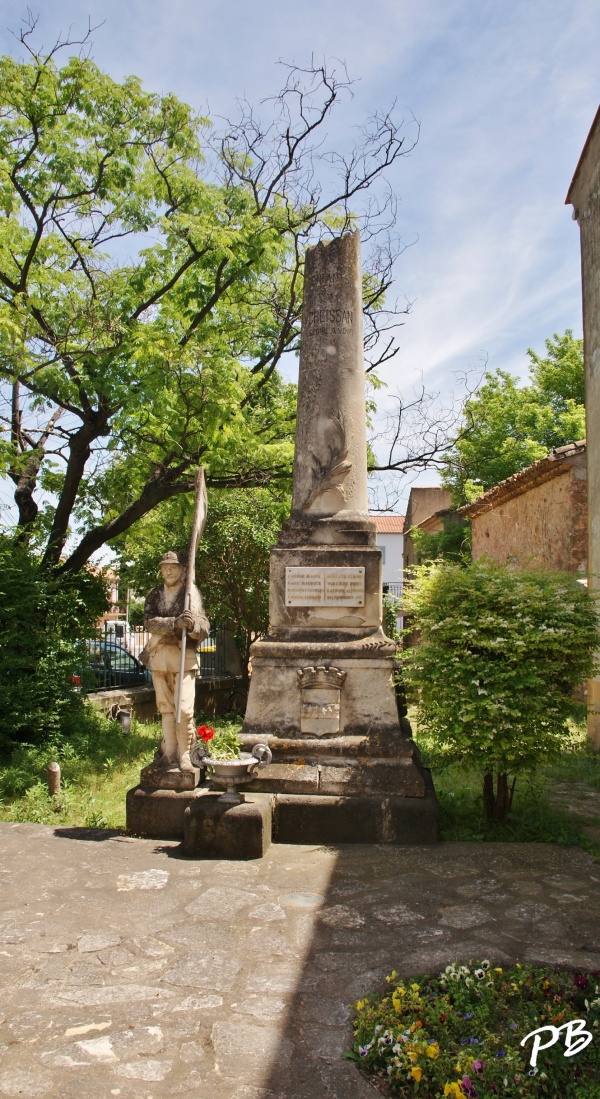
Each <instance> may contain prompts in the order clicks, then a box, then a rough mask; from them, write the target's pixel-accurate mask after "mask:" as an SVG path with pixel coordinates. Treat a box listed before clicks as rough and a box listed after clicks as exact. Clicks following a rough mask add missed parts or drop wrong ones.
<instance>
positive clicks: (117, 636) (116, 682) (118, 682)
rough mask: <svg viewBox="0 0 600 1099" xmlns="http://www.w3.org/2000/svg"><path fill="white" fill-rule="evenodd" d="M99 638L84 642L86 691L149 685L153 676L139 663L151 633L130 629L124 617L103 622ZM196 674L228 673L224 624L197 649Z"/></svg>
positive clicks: (211, 677)
mask: <svg viewBox="0 0 600 1099" xmlns="http://www.w3.org/2000/svg"><path fill="white" fill-rule="evenodd" d="M103 633H104V636H103V638H102V639H97V640H93V641H89V642H88V643H87V648H88V659H87V668H86V669H85V671H84V675H83V680H84V686H85V688H86V689H87V690H89V691H101V690H110V689H111V688H118V687H121V688H122V687H133V686H136V687H138V686H143V685H144V684H150V683H151V682H152V677H151V675H150V673H149V672H148V671H147V670H146V669H145V668H144V666H143V664H141V662H140V654H141V652H142V650H143V648H144V646H145V645H146V643H147V641H148V640H149V637H150V634H149V633H148V631H147V630H144V629H143V628H142V627H141V626H137V627H134V628H132V627H131V626H130V625H129V623H128V622H127V621H125V620H124V619H117V620H116V621H112V622H105V623H104V629H103ZM197 662H198V676H199V677H200V678H202V679H214V678H218V677H219V676H224V675H226V674H227V643H226V630H225V627H223V626H219V627H218V628H217V629H215V630H213V632H212V633H211V634H210V635H209V636H208V637H207V638H206V639H205V640H204V641H202V642H201V644H200V645H199V646H198V649H197Z"/></svg>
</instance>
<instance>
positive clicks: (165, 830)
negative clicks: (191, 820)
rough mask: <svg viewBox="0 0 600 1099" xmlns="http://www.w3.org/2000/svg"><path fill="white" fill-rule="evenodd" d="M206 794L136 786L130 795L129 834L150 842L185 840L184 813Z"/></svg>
mask: <svg viewBox="0 0 600 1099" xmlns="http://www.w3.org/2000/svg"><path fill="white" fill-rule="evenodd" d="M202 792H203V790H202V789H199V788H196V789H195V790H164V789H154V790H152V789H150V788H149V787H147V786H134V788H133V789H132V790H128V792H127V802H126V826H127V831H128V832H129V834H130V835H132V836H147V837H149V838H150V839H160V840H180V839H183V821H184V813H185V811H186V809H188V808H189V807H190V805H193V804H194V802H195V801H196V799H197V798H198V797H200V795H201V793H202Z"/></svg>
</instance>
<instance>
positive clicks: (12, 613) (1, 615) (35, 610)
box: [0, 536, 106, 751]
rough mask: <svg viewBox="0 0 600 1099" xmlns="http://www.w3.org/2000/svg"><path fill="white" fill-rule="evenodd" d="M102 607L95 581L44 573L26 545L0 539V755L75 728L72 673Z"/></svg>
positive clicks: (102, 591)
mask: <svg viewBox="0 0 600 1099" xmlns="http://www.w3.org/2000/svg"><path fill="white" fill-rule="evenodd" d="M105 607H106V585H105V583H104V581H103V579H102V577H101V576H96V575H94V574H92V573H91V572H88V571H83V572H81V573H79V574H77V575H76V576H69V577H60V576H59V575H57V574H53V573H48V572H43V571H42V570H41V569H40V566H39V562H38V561H37V559H36V558H35V557H34V556H33V555H32V554H31V553H30V552H29V551H28V550H27V549H26V548H25V547H24V546H22V545H20V544H19V543H18V542H17V541H15V540H14V539H12V538H8V537H6V536H0V750H4V751H6V750H9V749H10V748H11V747H12V746H13V745H15V744H19V743H27V744H41V743H43V742H45V741H48V740H51V739H52V738H54V737H56V736H57V735H65V734H66V732H67V730H68V729H69V728H70V729H73V728H74V727H75V726H76V724H77V720H78V717H79V716H80V715H81V713H82V706H83V702H82V699H81V696H80V695H79V694H78V692H77V691H76V690H75V689H74V685H73V675H74V674H75V673H76V672H78V671H81V669H82V666H83V665H84V663H85V650H84V645H83V641H84V639H85V638H86V637H90V636H93V634H94V632H95V626H96V622H97V620H98V617H99V616H100V614H101V613H102V611H103V610H104V609H105Z"/></svg>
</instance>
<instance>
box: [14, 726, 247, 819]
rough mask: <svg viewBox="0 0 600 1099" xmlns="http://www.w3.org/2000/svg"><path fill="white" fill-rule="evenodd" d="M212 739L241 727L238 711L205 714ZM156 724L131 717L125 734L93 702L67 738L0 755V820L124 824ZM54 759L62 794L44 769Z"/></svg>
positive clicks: (157, 733) (155, 735)
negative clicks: (52, 790)
mask: <svg viewBox="0 0 600 1099" xmlns="http://www.w3.org/2000/svg"><path fill="white" fill-rule="evenodd" d="M203 719H204V720H205V721H206V722H207V723H208V724H211V725H213V726H214V729H215V733H216V736H215V740H218V739H220V735H221V734H222V735H223V738H224V739H230V738H231V736H232V734H233V733H234V730H235V729H237V728H239V725H240V718H239V716H238V715H231V716H225V717H222V718H217V719H214V718H211V719H207V718H206V717H205V716H204V715H200V716H199V717H198V722H199V723H200V722H202V721H203ZM160 735H161V734H160V725H158V724H156V725H143V724H141V723H140V722H138V721H136V720H135V719H134V720H133V722H132V728H131V733H129V734H125V733H123V731H122V729H121V726H120V725H119V723H118V722H116V721H110V720H109V719H107V718H105V717H104V716H103V715H102V714H101V713H99V712H98V711H97V710H94V709H93V708H92V707H91V706H90V707H88V708H86V710H85V712H84V716H83V718H82V721H81V723H80V724H79V725H78V727H77V729H75V730H72V731H70V734H69V737H68V739H65V740H62V741H54V742H49V743H47V744H46V745H44V746H42V747H33V746H29V745H20V746H19V747H18V748H15V749H13V751H12V752H11V753H10V755H9V756H8V757H5V758H4V760H0V820H3V821H14V822H24V821H31V822H34V823H36V824H52V825H70V826H73V827H87V828H125V795H126V793H127V791H128V790H130V789H131V787H132V786H136V785H137V783H138V782H139V777H140V770H141V768H142V767H144V766H146V764H147V763H149V762H150V760H151V759H152V757H153V755H154V751H155V748H156V745H157V744H158V741H159V740H160ZM53 760H55V761H56V762H57V763H59V764H60V769H61V793H60V795H59V796H58V797H51V796H50V795H49V794H48V788H47V784H46V768H47V766H48V764H49V763H50V762H51V761H53Z"/></svg>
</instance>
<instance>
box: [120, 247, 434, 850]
mask: <svg viewBox="0 0 600 1099" xmlns="http://www.w3.org/2000/svg"><path fill="white" fill-rule="evenodd" d="M269 598H270V605H269V629H268V633H267V635H266V636H265V637H263V638H261V639H260V640H258V641H256V642H255V643H254V645H253V647H252V678H251V684H250V693H249V698H248V706H247V710H246V716H245V720H244V724H243V728H242V731H241V734H240V740H241V744H242V749H243V750H245V751H246V752H248V753H251V752H252V750H253V749H255V750H256V746H257V745H259V744H261V745H267V747H268V749H269V755H272V759H271V761H270V762H268V763H267V764H266V765H264V766H261V768H260V769H258V768H257V767H255V768H253V772H254V774H253V777H250V778H247V779H246V780H245V781H244V785H243V788H244V797H243V800H241V799H239V800H238V803H237V804H232V803H229V804H227V803H226V802H225V803H224V801H223V799H222V797H220V795H219V793H218V792H215V791H214V790H212V789H211V788H210V786H208V785H200V786H198V787H196V789H194V790H183V789H179V790H174V789H171V790H160V789H155V790H150V789H148V788H144V785H143V778H142V784H141V785H140V787H137V788H136V789H135V790H132V791H130V794H129V795H128V827H129V829H130V830H131V831H132V832H137V833H138V834H146V835H154V836H161V835H164V836H165V837H166V835H167V833H168V829H169V828H170V829H171V831H170V833H169V834H171V835H173V834H174V830H175V831H178V832H179V834H181V831H182V825H181V821H182V820H183V821H184V828H183V830H184V831H185V836H184V850H185V851H186V852H187V853H188V854H190V855H192V854H196V855H199V856H202V855H220V856H221V857H222V856H227V855H230V856H231V857H243V856H244V855H246V857H253V856H254V857H256V856H258V855H260V854H262V853H264V851H265V850H266V848H267V847H268V844H269V842H270V841H271V838H272V839H273V840H274V841H275V842H280V843H318V844H326V843H395V844H404V843H413V844H414V843H432V842H434V841H435V840H436V838H437V803H436V799H435V794H434V791H433V786H432V783H431V778H430V775H429V772H428V771H427V770H425V769H424V768H423V766H422V764H421V761H420V758H419V753H418V749H417V748H416V746H415V745H414V743H413V742H412V740H411V738H410V725H409V724H408V722H407V720H406V718H403V717H401V716H399V713H398V707H397V703H396V693H395V689H394V681H393V671H394V656H395V645H394V643H393V641H391V640H390V639H389V638H387V637H386V636H385V633H384V631H383V627H382V585H381V551H380V550H379V549H378V548H377V546H376V544H375V524H374V522H373V521H372V519H370V518H369V515H368V500H367V435H366V410H365V382H364V361H363V330H362V273H361V261H360V236H359V234H358V232H355V233H346V234H344V235H342V236H341V237H337V238H335V239H333V240H331V241H329V242H327V243H325V242H322V243H320V244H318V245H316V246H315V247H314V248H311V249H309V250H308V252H307V256H306V267H305V282H304V302H303V310H302V339H301V351H300V373H299V387H298V414H297V433H296V449H295V458H294V474H293V498H292V511H291V515H290V518H289V519H288V521H287V522H286V523H285V524H284V526H283V529H282V531H281V534H280V537H279V541H278V543H277V545H276V546H275V547H274V548H273V549H272V551H271V561H270V596H269ZM260 753H261V750H257V754H258V755H259V756H260ZM248 758H249V757H248ZM195 762H199V760H198V759H197V758H196V760H195ZM263 763H264V756H263ZM158 781H160V780H158ZM161 816H162V817H163V824H162V828H163V830H162V831H161ZM165 827H166V830H165Z"/></svg>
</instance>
